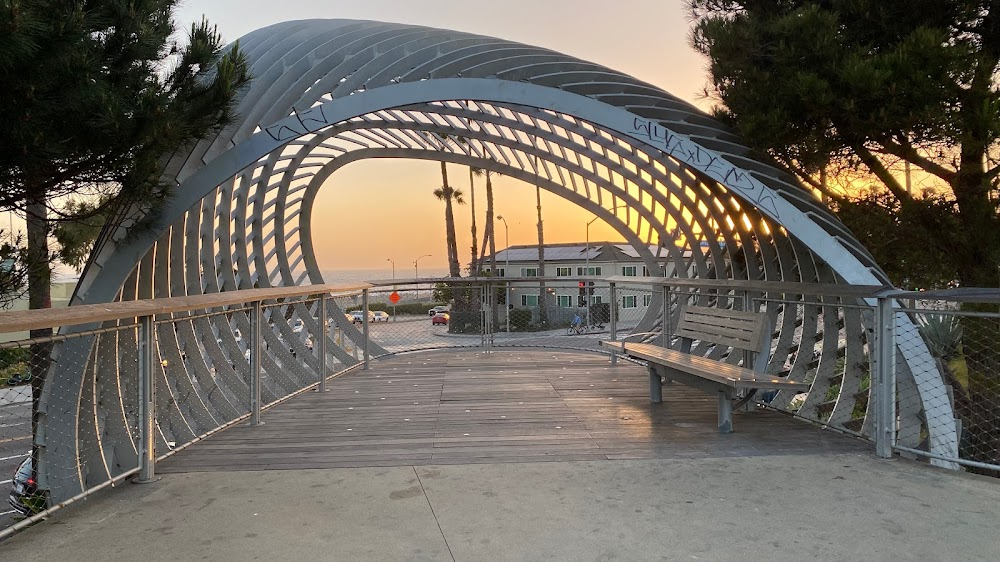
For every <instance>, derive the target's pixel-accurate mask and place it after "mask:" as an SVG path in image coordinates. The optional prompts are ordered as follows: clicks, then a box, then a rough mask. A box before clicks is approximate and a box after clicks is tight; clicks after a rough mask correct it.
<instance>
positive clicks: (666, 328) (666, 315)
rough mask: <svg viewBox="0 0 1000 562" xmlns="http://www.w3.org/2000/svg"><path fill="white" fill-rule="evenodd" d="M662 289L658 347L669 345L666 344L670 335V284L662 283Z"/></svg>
mask: <svg viewBox="0 0 1000 562" xmlns="http://www.w3.org/2000/svg"><path fill="white" fill-rule="evenodd" d="M660 290H661V291H663V295H662V296H663V305H662V306H663V332H662V333H661V334H660V347H664V348H666V347H670V346H669V345H667V344H668V343H670V336H671V335H672V334H671V333H670V332H671V327H670V286H669V285H664V286H663V288H662V289H660Z"/></svg>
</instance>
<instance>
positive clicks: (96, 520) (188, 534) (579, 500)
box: [0, 454, 1000, 561]
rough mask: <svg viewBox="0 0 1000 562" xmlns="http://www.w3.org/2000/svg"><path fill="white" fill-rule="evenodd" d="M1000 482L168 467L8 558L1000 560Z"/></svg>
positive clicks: (708, 463) (770, 466)
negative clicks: (171, 470)
mask: <svg viewBox="0 0 1000 562" xmlns="http://www.w3.org/2000/svg"><path fill="white" fill-rule="evenodd" d="M998 506H1000V482H997V481H995V480H990V479H985V478H979V477H975V476H970V475H965V474H959V473H952V472H946V471H942V470H938V469H933V468H929V467H927V466H925V465H920V464H917V463H914V462H910V461H905V460H897V461H882V460H877V459H874V458H872V457H871V456H869V455H858V454H811V455H784V456H777V457H770V456H757V457H722V458H718V457H716V458H696V459H694V458H692V459H655V460H632V461H603V462H550V463H525V464H479V465H460V466H425V467H416V468H414V467H410V466H400V467H390V468H357V469H330V470H296V471H291V470H289V471H268V472H240V473H227V472H214V473H188V474H171V475H166V476H164V477H163V479H162V480H161V481H160V482H158V483H155V484H151V485H145V486H140V485H132V484H128V485H125V486H123V487H121V488H119V489H117V490H110V491H107V492H106V493H100V494H98V495H97V497H95V498H93V499H90V500H88V501H85V502H82V503H81V504H78V505H74V506H71V507H69V508H67V509H65V510H63V511H62V512H60V513H58V514H57V515H56V516H54V517H53V518H52V519H51V520H50V521H48V522H44V523H42V524H39V525H37V526H35V527H33V528H31V529H28V530H26V531H25V532H23V533H22V534H20V535H18V536H15V537H13V538H12V539H10V540H8V541H6V542H4V543H3V544H2V545H0V549H2V552H3V554H4V558H5V559H9V560H49V561H51V560H86V559H92V560H135V559H136V557H137V556H138V557H141V558H144V559H146V560H166V559H208V560H247V559H261V560H269V559H274V560H463V561H465V560H539V559H553V560H612V559H616V560H660V559H667V560H699V559H700V560H734V559H747V558H751V559H761V560H796V561H798V560H802V559H818V560H996V556H997V552H1000V537H998V534H997V532H996V531H997V529H998V528H1000V507H998Z"/></svg>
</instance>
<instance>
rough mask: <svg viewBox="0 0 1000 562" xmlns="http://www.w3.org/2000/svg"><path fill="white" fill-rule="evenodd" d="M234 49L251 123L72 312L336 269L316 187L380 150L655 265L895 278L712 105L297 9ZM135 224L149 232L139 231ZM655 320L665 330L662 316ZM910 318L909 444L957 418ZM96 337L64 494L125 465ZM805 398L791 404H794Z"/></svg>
mask: <svg viewBox="0 0 1000 562" xmlns="http://www.w3.org/2000/svg"><path fill="white" fill-rule="evenodd" d="M239 45H240V48H241V49H243V50H244V51H245V52H246V54H247V56H248V59H249V62H250V65H251V69H252V72H253V75H254V77H255V79H254V81H253V83H252V85H251V86H250V87H249V88H248V89H247V90H246V91H245V92H243V93H242V97H241V99H240V101H239V104H238V107H237V110H236V113H237V118H236V120H235V122H234V123H233V124H232V125H231V126H229V127H227V128H226V129H224V130H222V131H220V132H219V133H218V134H216V135H215V136H214V137H211V138H207V139H205V140H203V141H201V142H200V143H198V144H197V145H196V146H194V147H193V148H192V149H191V150H190V151H189V152H187V153H185V154H177V155H175V156H174V157H173V158H171V160H170V161H169V162H168V164H167V166H166V168H165V173H164V180H165V181H168V182H172V183H173V184H175V186H176V187H175V188H174V189H173V194H174V195H173V196H172V197H171V198H170V199H169V200H168V201H167V203H166V205H165V206H164V207H163V208H162V209H158V212H157V213H156V214H155V215H152V214H147V209H145V208H143V207H132V208H125V209H122V210H121V212H120V213H119V214H118V216H117V217H116V218H115V220H114V221H113V223H112V225H111V226H110V227H109V228H107V229H106V230H105V232H104V234H103V235H102V237H101V239H100V241H99V243H98V245H97V247H96V248H95V251H94V253H93V255H92V256H91V259H90V262H89V264H88V266H87V268H86V270H85V272H84V275H83V277H82V279H81V282H80V285H79V288H78V292H77V294H76V295H75V299H74V303H75V304H88V303H102V302H110V301H114V300H131V299H136V298H139V297H142V296H146V297H148V296H157V297H159V296H178V295H186V294H189V293H191V294H195V293H210V292H217V291H227V290H234V289H239V288H248V287H253V286H260V287H267V286H287V285H297V284H303V283H307V282H312V283H322V278H321V276H320V270H319V267H318V265H317V262H316V258H315V253H314V241H313V239H312V234H311V233H312V220H313V213H312V211H313V204H314V201H315V197H316V194H317V192H318V191H319V189H320V188H321V187H322V186H323V185H324V183H325V182H327V180H328V179H331V178H333V179H334V180H335V177H334V176H335V174H336V172H337V171H338V170H339V169H340V168H342V167H343V166H345V165H347V164H349V163H351V162H356V161H359V160H363V159H368V158H409V159H420V160H432V161H443V162H447V163H453V164H458V165H465V166H476V167H480V168H484V169H488V170H492V171H494V172H498V173H502V174H504V175H506V176H509V177H514V178H517V179H520V180H523V181H525V182H529V183H531V184H535V185H539V186H540V187H541V188H542V189H546V190H548V191H550V192H552V193H554V194H557V195H559V196H561V197H564V198H565V199H567V200H569V201H571V202H573V203H575V204H577V205H579V206H581V207H583V208H585V209H587V210H588V211H590V212H592V213H594V214H595V215H597V216H598V217H600V218H601V219H603V220H604V221H605V222H607V223H608V224H610V225H611V226H613V227H614V228H616V229H617V231H618V232H619V233H621V235H622V236H623V237H624V238H625V240H626V241H627V243H628V245H630V246H631V248H632V249H633V251H634V252H635V255H636V256H637V257H639V258H641V259H642V260H643V261H644V262H645V264H646V265H647V267H648V270H649V271H671V272H673V275H677V276H682V277H692V278H731V279H743V280H761V281H801V282H806V283H827V284H830V283H849V284H862V285H884V284H886V283H887V278H886V276H885V275H884V273H883V272H882V271H881V270H880V269H879V267H878V265H877V264H876V263H875V262H874V260H873V258H872V257H871V255H870V254H869V253H868V252H867V251H866V250H865V249H864V248H863V247H862V246H861V244H860V243H859V242H858V241H857V239H856V238H855V237H854V236H853V235H852V234H851V233H850V232H849V231H848V230H847V229H846V228H845V227H844V226H843V225H842V224H841V223H840V222H839V221H838V220H837V219H836V218H835V217H834V216H833V215H832V214H831V213H830V212H829V211H828V210H827V209H826V208H825V207H824V206H823V205H822V204H821V203H820V202H819V201H818V200H817V198H816V197H814V196H813V195H812V194H811V193H809V192H808V191H807V190H805V189H803V188H802V187H801V186H799V185H797V184H796V183H795V181H794V179H793V178H791V177H790V176H789V175H787V174H786V173H784V172H782V171H780V170H778V169H776V168H774V167H773V166H771V165H770V164H769V163H767V162H762V161H759V160H756V159H754V158H753V157H752V156H751V154H750V151H749V150H748V149H747V148H746V147H745V146H744V145H743V144H742V143H741V142H740V139H739V138H737V137H736V136H735V135H734V134H733V132H732V131H730V130H728V129H727V128H726V127H724V126H723V125H721V124H720V123H718V122H717V121H715V120H714V119H712V118H711V117H709V116H708V115H706V114H705V113H703V112H701V111H699V110H698V109H696V108H695V107H693V106H691V105H690V104H688V103H686V102H684V101H682V100H680V99H678V98H677V97H675V96H673V95H671V94H669V93H667V92H665V91H663V90H662V89H660V88H657V87H656V86H654V85H651V84H648V83H646V82H643V81H641V80H639V79H637V78H633V77H631V76H628V75H626V74H624V73H621V72H618V71H616V70H614V69H611V68H607V67H603V66H601V65H598V64H594V63H590V62H587V61H584V60H580V59H577V58H574V57H572V56H568V55H564V54H561V53H558V52H555V51H552V50H548V49H544V48H540V47H535V46H531V45H525V44H520V43H515V42H511V41H505V40H503V39H497V38H494V37H486V36H480V35H474V34H469V33H462V32H457V31H449V30H444V29H433V28H429V27H420V26H413V25H404V24H396V23H385V22H376V21H353V20H301V21H290V22H284V23H279V24H275V25H271V26H268V27H265V28H262V29H259V30H257V31H254V32H252V33H249V34H247V35H246V36H245V37H243V38H241V39H240V40H239ZM331 181H333V180H331ZM136 224H139V225H141V226H142V228H131V227H132V226H134V225H136ZM341 242H342V243H349V244H364V240H363V239H358V240H350V241H341ZM668 265H669V267H666V266H668ZM333 316H336V315H335V314H334V315H333ZM333 316H331V317H333ZM341 316H342V314H341ZM279 320H280V319H279ZM643 322H644V324H643V326H644V327H647V328H652V327H654V326H659V325H661V324H662V318H659V317H654V316H650V317H649V318H646V319H645V320H644V321H643ZM899 322H900V325H899V326H897V330H896V333H897V334H898V336H897V337H898V345H899V346H900V348H903V347H904V346H905V349H906V353H905V354H901V355H900V356H901V357H902V363H903V364H902V365H900V372H901V373H902V375H901V376H903V377H904V378H906V380H907V383H906V384H909V385H910V386H911V387H913V388H915V392H916V394H917V395H918V396H919V399H917V400H914V401H913V402H912V403H910V404H907V405H906V406H905V407H906V408H908V410H906V411H902V412H901V420H903V421H902V423H903V424H904V425H905V426H906V427H909V428H912V427H916V428H917V429H916V431H911V430H907V431H901V433H900V435H901V436H904V437H903V440H904V442H905V443H908V444H911V445H915V444H916V443H910V442H908V441H906V440H907V439H917V440H918V439H920V435H921V431H920V429H919V424H920V421H919V420H920V418H921V416H923V417H924V418H927V417H932V416H933V417H947V416H951V417H952V418H953V417H954V415H953V412H952V411H951V403H950V401H949V400H948V398H947V391H946V389H945V386H944V385H943V384H942V381H941V376H940V374H939V373H938V371H937V369H936V367H935V363H934V361H933V359H932V357H931V356H930V355H929V353H928V351H927V349H926V346H925V345H924V344H923V343H922V342H921V341H920V339H919V335H918V334H917V332H916V330H914V329H913V327H912V325H910V324H909V323H908V320H906V319H901V320H900V321H899ZM800 324H801V323H800ZM801 326H805V327H806V328H802V327H801ZM801 326H800V327H799V328H798V329H800V330H807V331H810V333H795V330H796V327H795V325H794V324H793V325H789V326H785V327H781V326H779V331H780V334H779V335H778V339H777V341H779V342H786V343H783V344H781V345H786V346H787V345H791V344H789V343H787V342H791V341H792V340H794V339H795V338H799V339H801V340H805V339H807V338H817V337H818V338H819V339H823V338H839V337H841V335H843V334H845V333H846V334H850V335H851V336H850V338H848V339H846V340H845V342H847V343H843V344H838V345H849V346H862V347H860V348H858V351H857V352H854V351H852V352H851V356H852V357H862V356H864V354H865V353H866V351H865V350H864V349H863V346H865V345H866V343H865V342H866V341H867V337H868V336H866V335H865V334H868V333H869V332H868V330H869V327H870V320H869V321H866V320H865V318H864V317H863V315H862V314H860V313H855V312H851V313H849V314H846V315H845V318H844V319H843V326H842V327H838V326H837V325H833V331H831V330H830V326H827V327H826V329H824V328H823V326H822V325H821V324H818V323H817V322H816V321H809V322H807V323H805V324H801ZM210 328H211V329H214V330H228V329H230V327H229V326H228V325H220V326H208V325H197V326H193V328H192V329H191V330H185V331H182V332H178V340H177V341H175V342H167V344H168V345H175V346H184V347H186V348H188V349H196V348H197V345H207V346H211V345H215V343H214V342H216V338H215V337H214V336H212V337H201V334H202V332H203V331H204V330H208V329H210ZM845 330H846V331H845ZM97 341H98V340H97V339H95V338H82V339H80V340H77V341H75V342H73V343H72V344H71V343H69V342H67V343H66V344H65V345H67V346H68V345H76V346H80V348H79V349H75V350H73V352H75V353H80V354H81V355H82V356H87V357H89V360H88V363H87V364H86V365H59V366H58V367H57V368H56V370H55V372H54V373H52V375H51V376H50V377H49V379H48V384H49V387H50V388H49V390H48V391H47V393H46V394H45V401H46V402H47V403H46V404H44V405H43V408H42V411H44V412H46V419H45V422H46V423H49V424H55V425H60V426H61V427H68V426H74V427H75V426H76V425H77V423H78V422H79V423H80V424H83V425H84V426H86V427H81V429H80V432H79V434H78V435H72V436H65V437H61V436H59V435H54V434H51V433H50V438H49V443H48V444H47V447H48V449H49V453H46V454H55V453H53V451H61V452H62V453H61V454H72V455H77V457H78V459H79V463H80V466H84V467H86V469H85V470H80V471H79V472H78V473H75V474H49V480H50V481H51V482H54V483H56V482H57V483H58V484H54V485H53V498H54V499H61V498H65V497H69V496H72V495H73V493H75V492H78V491H79V490H80V489H81V487H82V486H84V487H85V486H86V483H87V482H88V481H96V480H98V479H100V478H107V476H108V473H109V471H110V472H112V473H113V472H114V471H115V470H116V469H115V468H110V469H109V468H108V467H120V466H125V465H127V464H128V462H129V460H128V459H122V458H116V456H118V457H120V456H121V455H123V454H127V453H123V452H122V451H121V450H115V451H112V450H110V449H108V448H106V447H105V445H104V444H105V443H113V442H121V441H127V439H128V437H127V433H128V428H127V427H126V426H125V425H124V424H123V423H122V422H121V420H120V419H119V418H120V416H117V417H116V416H111V417H110V418H108V419H110V420H115V419H119V421H118V422H113V421H108V422H106V423H102V424H101V426H100V427H97V426H95V425H94V424H95V423H96V422H95V421H94V420H97V419H105V418H107V416H105V412H104V411H101V410H102V408H103V409H109V408H110V409H113V408H114V407H117V408H119V410H120V409H121V405H120V404H119V405H117V406H112V405H108V404H99V403H97V402H85V401H83V400H82V399H81V396H84V395H101V393H102V390H101V389H100V388H97V387H99V386H100V385H113V384H116V381H115V380H114V378H115V377H114V376H104V377H100V378H99V379H96V378H87V377H86V376H85V371H86V370H87V369H100V362H101V361H105V360H107V359H106V358H102V357H103V356H101V355H99V354H97V353H96V349H97V348H98V345H97ZM198 342H201V343H198ZM206 342H207V343H206ZM834 343H835V344H837V343H838V342H834ZM218 345H220V346H223V347H224V348H225V347H226V346H230V347H231V346H234V345H235V344H234V343H233V342H231V341H228V342H222V343H219V344H218ZM785 349H786V350H787V349H789V348H788V347H786V348H785ZM216 351H219V350H212V351H211V352H213V353H214V352H216ZM226 351H227V353H238V352H239V351H238V350H236V349H227V350H226ZM206 353H209V351H206ZM866 366H867V364H864V365H863V366H862V363H861V362H858V363H857V364H854V363H852V364H850V365H848V366H847V370H846V372H845V373H842V374H834V373H824V374H823V375H822V376H823V377H832V376H841V375H842V378H841V382H842V383H843V385H844V386H842V388H847V387H849V386H850V385H854V387H857V386H858V384H860V380H861V378H862V377H863V376H865V372H864V368H863V367H866ZM108 372H114V371H113V370H112V371H108ZM845 381H846V382H845ZM848 383H850V384H848ZM194 384H197V382H195V383H194ZM817 384H823V385H827V386H828V385H829V381H828V380H826V379H823V380H820V381H818V383H817ZM84 386H88V388H86V389H85V388H84ZM824 388H825V387H824ZM280 390H281V391H289V392H290V391H293V390H294V389H292V388H281V389H280ZM792 398H793V397H782V398H781V400H783V401H784V402H783V403H784V405H785V406H787V405H788V404H789V403H790V401H791V400H792ZM854 405H855V398H854V396H853V395H852V396H846V395H845V396H843V397H842V399H841V400H839V401H838V402H837V404H836V405H835V409H834V413H833V415H832V416H833V417H832V419H839V418H838V416H841V417H842V416H844V415H845V412H846V415H849V414H850V412H851V410H852V408H854ZM204 408H205V413H204V414H203V415H202V416H201V418H198V419H195V417H192V415H191V414H190V413H188V412H183V411H180V410H178V411H176V412H174V415H175V417H176V418H177V419H184V420H185V423H186V424H187V427H186V428H181V425H182V424H178V426H177V428H176V429H175V430H176V431H177V432H179V433H181V434H183V435H180V436H179V437H178V440H180V439H181V438H183V437H186V436H187V434H188V433H192V434H197V432H199V431H202V430H204V429H205V427H206V423H208V422H205V421H203V420H206V419H216V418H218V419H225V417H226V416H225V415H223V414H221V413H220V412H217V411H214V409H213V408H214V407H213V406H212V405H211V404H206V405H205V406H204ZM86 409H89V411H84V410H86ZM88 424H89V425H88ZM907 424H909V425H907ZM914 424H915V425H914ZM928 431H929V434H928V435H927V439H928V441H929V443H930V449H931V451H933V452H938V453H942V454H945V455H954V454H955V453H956V452H957V444H958V440H957V435H956V432H955V430H954V428H945V427H937V428H932V429H930V430H928ZM905 436H909V437H905ZM78 438H79V439H81V440H83V441H84V443H83V444H82V445H81V443H80V442H79V441H77V439H78Z"/></svg>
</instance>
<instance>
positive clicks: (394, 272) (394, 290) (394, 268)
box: [385, 258, 396, 322]
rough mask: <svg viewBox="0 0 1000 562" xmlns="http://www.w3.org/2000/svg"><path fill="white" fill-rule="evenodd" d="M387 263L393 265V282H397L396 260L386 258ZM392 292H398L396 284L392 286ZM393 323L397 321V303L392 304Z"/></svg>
mask: <svg viewBox="0 0 1000 562" xmlns="http://www.w3.org/2000/svg"><path fill="white" fill-rule="evenodd" d="M385 261H387V262H390V263H392V280H393V281H395V280H396V260H394V259H392V258H385ZM392 292H394V293H395V292H396V284H395V283H393V285H392ZM392 321H393V322H395V321H396V303H392Z"/></svg>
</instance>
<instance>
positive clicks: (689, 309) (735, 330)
mask: <svg viewBox="0 0 1000 562" xmlns="http://www.w3.org/2000/svg"><path fill="white" fill-rule="evenodd" d="M674 335H677V336H680V338H681V346H680V347H681V348H680V350H674V349H666V348H663V347H661V346H658V345H654V344H647V343H626V342H624V341H620V342H619V341H602V342H601V345H602V346H603V347H605V348H608V349H611V350H614V351H615V352H618V353H621V354H623V355H626V356H628V357H632V358H634V359H641V360H643V361H645V362H646V364H647V366H648V368H649V399H650V401H651V402H654V403H660V402H662V401H663V381H664V379H666V380H667V381H671V380H674V381H677V382H680V383H683V384H686V385H688V386H691V387H694V388H697V389H699V390H703V391H705V392H708V393H710V394H717V395H718V398H719V432H720V433H730V432H732V431H733V400H734V399H736V398H737V396H738V395H739V394H740V393H741V392H743V393H745V394H746V396H745V397H744V401H747V400H749V399H750V398H752V396H753V394H754V393H755V392H756V391H757V390H761V389H766V390H792V391H796V392H802V391H806V390H809V384H807V383H800V382H793V381H789V380H787V379H784V378H780V377H769V376H766V375H765V374H764V370H765V369H766V368H767V363H768V359H769V358H770V355H771V325H770V322H769V321H768V318H767V315H766V314H761V313H757V312H743V311H739V310H726V309H721V308H707V307H702V306H688V305H684V306H682V307H681V311H680V321H679V322H678V325H677V329H676V330H675V331H674ZM695 341H699V342H703V343H711V344H715V345H721V346H725V347H729V348H733V349H732V351H730V353H738V351H737V350H743V351H745V352H746V353H744V364H745V365H746V366H745V367H741V366H738V365H734V364H732V363H726V362H723V361H717V360H715V359H709V358H707V357H701V356H699V355H692V354H691V347H692V344H693V343H694V342H695Z"/></svg>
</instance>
